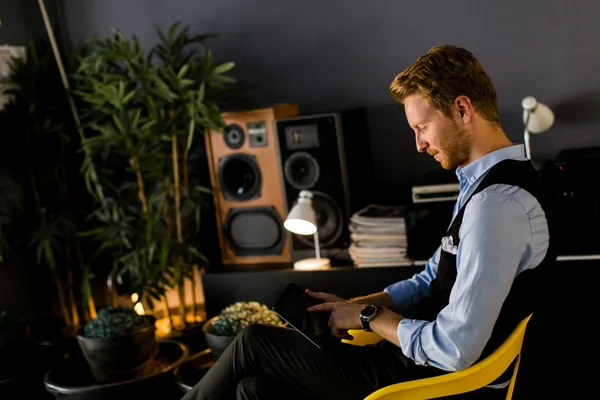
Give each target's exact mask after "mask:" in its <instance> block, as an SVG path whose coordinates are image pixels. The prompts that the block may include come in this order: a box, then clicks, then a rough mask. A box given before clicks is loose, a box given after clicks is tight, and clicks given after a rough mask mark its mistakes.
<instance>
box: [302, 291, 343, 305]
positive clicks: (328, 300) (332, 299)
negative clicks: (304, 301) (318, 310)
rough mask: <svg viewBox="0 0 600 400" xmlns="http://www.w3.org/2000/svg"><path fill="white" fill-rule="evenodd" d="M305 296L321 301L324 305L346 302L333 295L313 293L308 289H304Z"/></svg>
mask: <svg viewBox="0 0 600 400" xmlns="http://www.w3.org/2000/svg"><path fill="white" fill-rule="evenodd" d="M306 294H307V295H309V296H310V297H312V298H314V299H317V300H321V301H323V302H324V303H335V302H338V301H346V300H344V299H342V298H341V297H339V296H336V295H335V294H331V293H324V292H313V291H312V290H310V289H306Z"/></svg>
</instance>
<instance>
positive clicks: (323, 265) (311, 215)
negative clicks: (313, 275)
mask: <svg viewBox="0 0 600 400" xmlns="http://www.w3.org/2000/svg"><path fill="white" fill-rule="evenodd" d="M312 197H313V194H312V192H310V191H308V190H302V191H301V192H300V194H299V195H298V201H297V202H296V204H295V205H294V206H293V207H292V209H291V210H290V213H289V214H288V216H287V218H286V220H285V222H284V223H283V226H284V227H285V229H287V230H288V231H290V232H292V233H295V234H298V235H314V237H315V251H316V257H315V258H307V259H304V260H300V261H296V262H295V263H294V269H297V270H316V269H327V268H330V267H331V263H330V261H329V259H328V258H321V249H320V248H319V234H318V230H317V218H316V216H315V210H314V209H313V206H312Z"/></svg>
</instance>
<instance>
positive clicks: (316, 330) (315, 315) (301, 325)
mask: <svg viewBox="0 0 600 400" xmlns="http://www.w3.org/2000/svg"><path fill="white" fill-rule="evenodd" d="M319 303H322V301H320V300H317V299H315V298H312V297H310V296H309V295H308V294H306V292H305V290H304V289H302V288H300V287H299V286H298V285H296V284H295V283H294V282H290V283H288V285H287V286H286V287H285V289H284V291H283V292H282V293H281V295H280V296H279V299H277V302H276V303H275V305H274V306H273V307H272V308H273V311H275V312H276V313H277V315H279V317H280V318H281V319H283V320H284V321H286V322H287V323H288V324H290V326H291V327H292V328H294V329H295V330H297V331H298V332H300V333H301V334H302V335H303V336H304V337H305V338H307V339H308V340H309V341H310V342H311V343H312V344H314V345H315V346H317V347H318V348H320V349H324V348H326V347H327V345H328V344H329V343H331V330H330V328H329V316H330V314H331V312H325V311H314V312H310V311H307V310H306V309H307V308H308V307H310V306H313V305H315V304H319Z"/></svg>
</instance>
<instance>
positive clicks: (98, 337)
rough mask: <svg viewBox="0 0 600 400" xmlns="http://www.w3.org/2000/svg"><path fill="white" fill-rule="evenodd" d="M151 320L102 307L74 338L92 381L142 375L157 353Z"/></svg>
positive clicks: (117, 379) (129, 310)
mask: <svg viewBox="0 0 600 400" xmlns="http://www.w3.org/2000/svg"><path fill="white" fill-rule="evenodd" d="M154 322H155V319H154V318H153V317H151V316H148V315H138V314H137V313H136V312H135V311H134V310H133V309H129V308H125V307H105V308H103V309H102V310H100V312H99V313H98V316H97V317H96V318H95V319H93V320H92V321H91V322H89V323H88V324H87V325H85V326H84V327H83V328H82V329H81V330H80V332H79V333H78V335H77V341H78V343H79V347H80V348H81V351H82V353H83V356H84V357H85V359H86V361H87V363H88V365H89V366H90V370H91V372H92V374H93V375H94V378H95V379H96V380H97V381H98V382H101V383H105V382H110V381H119V380H124V379H128V378H132V377H135V376H139V375H143V374H144V373H146V372H147V371H148V369H149V368H150V367H151V366H152V362H153V361H154V358H155V357H156V355H157V353H158V345H157V343H156V338H155V327H154Z"/></svg>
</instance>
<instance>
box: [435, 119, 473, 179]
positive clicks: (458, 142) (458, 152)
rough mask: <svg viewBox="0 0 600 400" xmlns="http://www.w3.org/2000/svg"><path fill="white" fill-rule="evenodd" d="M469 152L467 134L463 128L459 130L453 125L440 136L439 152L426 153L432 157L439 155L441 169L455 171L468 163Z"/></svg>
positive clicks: (469, 146) (469, 144)
mask: <svg viewBox="0 0 600 400" xmlns="http://www.w3.org/2000/svg"><path fill="white" fill-rule="evenodd" d="M470 150H471V143H470V137H469V133H468V132H467V130H466V129H465V128H461V127H459V126H458V125H457V124H456V123H454V124H453V126H451V127H449V129H448V130H447V132H445V133H444V135H443V136H442V138H441V140H440V148H439V150H437V151H435V150H434V151H432V152H429V151H428V153H429V154H430V155H432V156H433V155H435V154H437V153H440V154H441V156H440V160H439V162H440V164H441V166H442V168H444V169H455V168H458V167H460V166H461V165H465V164H466V163H467V162H468V161H469V153H470ZM432 153H433V154H432Z"/></svg>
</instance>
